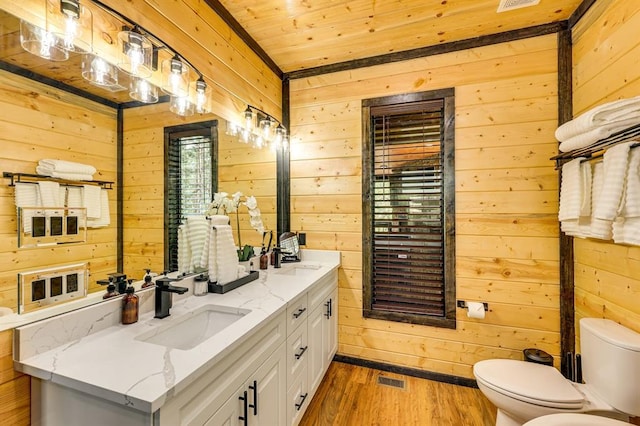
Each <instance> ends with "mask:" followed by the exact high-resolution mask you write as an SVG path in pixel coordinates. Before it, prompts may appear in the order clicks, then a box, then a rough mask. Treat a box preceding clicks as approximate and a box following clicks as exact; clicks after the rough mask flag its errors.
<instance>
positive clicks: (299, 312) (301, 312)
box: [293, 308, 307, 319]
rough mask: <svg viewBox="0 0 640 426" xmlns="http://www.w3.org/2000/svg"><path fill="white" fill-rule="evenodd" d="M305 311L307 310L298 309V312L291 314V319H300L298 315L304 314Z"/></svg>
mask: <svg viewBox="0 0 640 426" xmlns="http://www.w3.org/2000/svg"><path fill="white" fill-rule="evenodd" d="M306 310H307V308H300V309H298V312H294V313H293V317H294V318H295V319H298V318H300V315H302V314H304V313H305V311H306Z"/></svg>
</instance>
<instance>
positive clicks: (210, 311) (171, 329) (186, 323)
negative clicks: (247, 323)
mask: <svg viewBox="0 0 640 426" xmlns="http://www.w3.org/2000/svg"><path fill="white" fill-rule="evenodd" d="M249 312H251V311H250V310H249V309H239V308H229V307H226V306H218V305H205V306H202V307H200V308H198V309H196V310H195V311H193V312H191V313H188V314H184V315H182V316H181V317H179V318H176V319H175V320H173V321H171V322H170V323H168V324H166V325H160V326H158V327H156V328H154V329H153V330H150V331H148V332H146V333H143V334H141V335H139V336H137V337H136V340H140V341H143V342H147V343H153V344H156V345H161V346H167V347H169V348H174V349H181V350H189V349H192V348H195V347H196V346H198V345H199V344H200V343H202V342H204V341H205V340H207V339H209V338H211V337H213V336H214V335H216V334H217V333H219V332H221V331H222V330H224V329H225V328H227V327H229V326H230V325H231V324H233V323H234V322H236V321H238V320H239V319H240V318H242V317H244V316H245V315H247V314H248V313H249Z"/></svg>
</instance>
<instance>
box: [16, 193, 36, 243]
mask: <svg viewBox="0 0 640 426" xmlns="http://www.w3.org/2000/svg"><path fill="white" fill-rule="evenodd" d="M14 198H15V202H16V208H18V207H21V208H23V210H22V216H23V219H22V223H23V227H24V232H25V234H31V222H32V219H31V218H32V217H33V216H34V213H35V210H33V209H25V207H39V206H41V205H42V204H41V203H40V190H39V188H38V186H37V185H35V184H32V183H21V182H17V183H16V184H15V194H14Z"/></svg>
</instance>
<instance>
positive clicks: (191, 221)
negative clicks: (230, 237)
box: [187, 216, 209, 271]
mask: <svg viewBox="0 0 640 426" xmlns="http://www.w3.org/2000/svg"><path fill="white" fill-rule="evenodd" d="M208 228H209V222H207V219H206V217H204V216H191V217H189V218H187V237H188V240H189V248H190V250H191V265H190V270H191V271H193V270H194V268H196V267H201V265H200V261H201V259H202V249H203V247H204V242H205V239H206V238H207V236H208V232H209V229H208Z"/></svg>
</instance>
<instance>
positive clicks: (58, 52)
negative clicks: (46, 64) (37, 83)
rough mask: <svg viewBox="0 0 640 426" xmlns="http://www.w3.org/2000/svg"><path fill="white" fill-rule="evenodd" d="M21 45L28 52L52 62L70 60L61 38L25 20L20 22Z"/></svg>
mask: <svg viewBox="0 0 640 426" xmlns="http://www.w3.org/2000/svg"><path fill="white" fill-rule="evenodd" d="M45 26H46V25H45ZM20 45H21V46H22V48H23V49H24V50H26V51H27V52H29V53H32V54H34V55H36V56H39V57H41V58H44V59H48V60H50V61H66V60H67V59H69V52H68V51H67V50H65V49H64V47H63V42H62V40H60V38H58V37H56V36H55V35H54V34H52V33H50V32H49V31H47V30H46V29H44V28H42V27H39V26H37V25H34V24H31V23H29V22H27V21H23V20H20Z"/></svg>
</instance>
